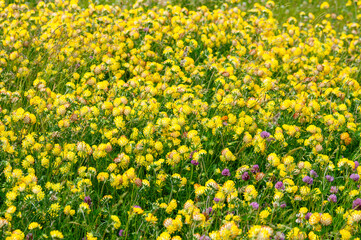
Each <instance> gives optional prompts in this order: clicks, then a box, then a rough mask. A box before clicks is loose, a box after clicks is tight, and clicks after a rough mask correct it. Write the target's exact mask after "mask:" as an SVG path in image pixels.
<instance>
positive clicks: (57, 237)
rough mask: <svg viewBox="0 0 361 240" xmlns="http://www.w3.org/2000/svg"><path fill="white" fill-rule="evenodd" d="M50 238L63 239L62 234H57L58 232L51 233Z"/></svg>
mask: <svg viewBox="0 0 361 240" xmlns="http://www.w3.org/2000/svg"><path fill="white" fill-rule="evenodd" d="M50 236H51V237H52V238H55V239H63V238H64V236H63V234H62V233H61V232H59V231H58V230H54V231H51V232H50Z"/></svg>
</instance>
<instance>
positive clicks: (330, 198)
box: [328, 194, 337, 203]
mask: <svg viewBox="0 0 361 240" xmlns="http://www.w3.org/2000/svg"><path fill="white" fill-rule="evenodd" d="M328 201H330V202H334V203H336V202H337V196H336V195H335V194H331V195H330V196H329V197H328Z"/></svg>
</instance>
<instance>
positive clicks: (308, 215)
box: [305, 212, 312, 220]
mask: <svg viewBox="0 0 361 240" xmlns="http://www.w3.org/2000/svg"><path fill="white" fill-rule="evenodd" d="M311 215H312V213H310V212H308V213H306V215H305V219H306V220H309V219H310V217H311Z"/></svg>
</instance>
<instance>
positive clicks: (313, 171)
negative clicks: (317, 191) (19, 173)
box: [310, 170, 318, 178]
mask: <svg viewBox="0 0 361 240" xmlns="http://www.w3.org/2000/svg"><path fill="white" fill-rule="evenodd" d="M310 175H311V176H313V177H315V178H316V177H318V174H317V172H316V171H315V170H311V171H310Z"/></svg>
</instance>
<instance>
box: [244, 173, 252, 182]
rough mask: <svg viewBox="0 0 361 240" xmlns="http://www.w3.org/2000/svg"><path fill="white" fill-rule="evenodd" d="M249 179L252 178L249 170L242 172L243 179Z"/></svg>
mask: <svg viewBox="0 0 361 240" xmlns="http://www.w3.org/2000/svg"><path fill="white" fill-rule="evenodd" d="M248 179H250V176H249V174H248V172H244V173H243V174H242V180H244V181H247V180H248Z"/></svg>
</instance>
